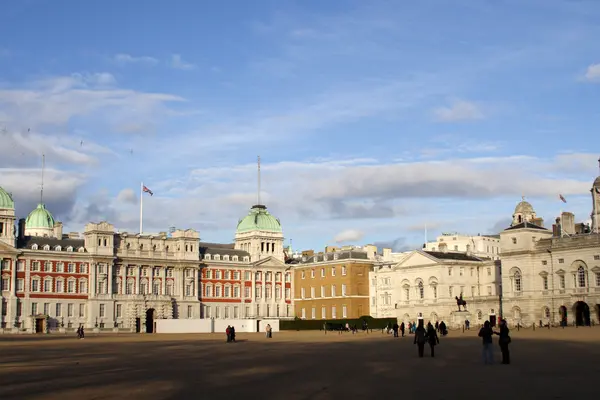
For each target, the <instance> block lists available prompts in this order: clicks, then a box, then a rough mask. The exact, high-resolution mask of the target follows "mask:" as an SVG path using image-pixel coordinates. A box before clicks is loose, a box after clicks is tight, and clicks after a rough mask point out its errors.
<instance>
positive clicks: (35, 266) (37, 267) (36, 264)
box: [30, 261, 40, 271]
mask: <svg viewBox="0 0 600 400" xmlns="http://www.w3.org/2000/svg"><path fill="white" fill-rule="evenodd" d="M30 270H31V271H39V270H40V262H39V261H32V262H31V267H30Z"/></svg>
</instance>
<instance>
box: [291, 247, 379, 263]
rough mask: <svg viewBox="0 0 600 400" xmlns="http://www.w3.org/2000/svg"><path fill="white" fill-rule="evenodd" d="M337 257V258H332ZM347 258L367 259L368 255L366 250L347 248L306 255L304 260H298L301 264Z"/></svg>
mask: <svg viewBox="0 0 600 400" xmlns="http://www.w3.org/2000/svg"><path fill="white" fill-rule="evenodd" d="M325 256H327V260H325ZM334 256H335V257H337V258H334ZM334 259H335V260H349V259H355V260H356V259H358V260H368V259H369V255H368V254H367V252H366V251H359V250H348V251H336V252H333V253H324V254H323V253H321V254H315V255H312V256H310V257H306V259H305V260H306V261H304V260H303V261H300V263H301V264H311V263H315V262H320V261H333V260H334Z"/></svg>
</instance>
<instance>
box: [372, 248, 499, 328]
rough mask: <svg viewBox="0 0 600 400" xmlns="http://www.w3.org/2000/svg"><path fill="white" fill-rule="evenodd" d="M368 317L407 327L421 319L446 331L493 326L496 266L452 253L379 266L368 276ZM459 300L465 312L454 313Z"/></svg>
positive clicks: (413, 255) (421, 254)
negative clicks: (441, 325) (463, 326)
mask: <svg viewBox="0 0 600 400" xmlns="http://www.w3.org/2000/svg"><path fill="white" fill-rule="evenodd" d="M370 281H371V285H370V294H371V307H370V308H371V315H372V316H373V317H376V318H383V317H397V318H398V320H399V321H404V322H405V323H408V322H411V321H413V322H414V321H417V320H418V319H420V318H422V319H424V320H425V322H428V321H431V322H432V323H434V322H435V321H442V320H443V321H444V322H446V324H447V325H449V326H457V325H461V324H462V323H463V322H464V320H465V319H468V320H469V321H471V322H472V323H474V324H475V323H482V322H483V321H484V320H488V319H491V320H493V321H495V318H496V315H497V313H498V308H499V296H498V293H499V290H500V264H499V262H498V261H497V260H491V259H483V258H479V257H475V256H473V255H470V254H466V253H461V252H452V251H441V252H440V251H427V250H414V251H412V252H409V253H408V254H404V255H403V256H402V257H401V261H399V262H393V261H392V262H382V263H381V264H380V265H379V266H377V267H376V268H374V270H373V271H372V272H371V273H370ZM461 294H462V297H463V300H465V301H466V302H467V306H466V309H467V312H460V313H458V312H457V311H458V307H457V302H456V297H460V295H461Z"/></svg>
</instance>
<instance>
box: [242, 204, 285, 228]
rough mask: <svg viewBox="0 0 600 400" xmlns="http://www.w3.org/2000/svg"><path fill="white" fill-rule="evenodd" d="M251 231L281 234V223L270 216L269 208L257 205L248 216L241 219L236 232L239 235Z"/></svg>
mask: <svg viewBox="0 0 600 400" xmlns="http://www.w3.org/2000/svg"><path fill="white" fill-rule="evenodd" d="M250 231H268V232H281V223H280V222H279V220H278V219H277V218H275V217H274V216H272V215H271V214H269V212H268V211H267V207H265V206H263V205H256V206H253V207H252V208H251V209H250V212H249V213H248V215H246V216H245V217H244V218H242V219H240V222H238V225H237V230H236V232H237V233H243V232H250Z"/></svg>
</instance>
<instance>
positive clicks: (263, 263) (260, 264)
mask: <svg viewBox="0 0 600 400" xmlns="http://www.w3.org/2000/svg"><path fill="white" fill-rule="evenodd" d="M252 266H254V267H256V268H287V266H288V265H287V264H286V263H284V262H283V261H279V260H278V259H277V258H275V257H267V258H263V259H262V260H258V261H255V262H253V263H252Z"/></svg>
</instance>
